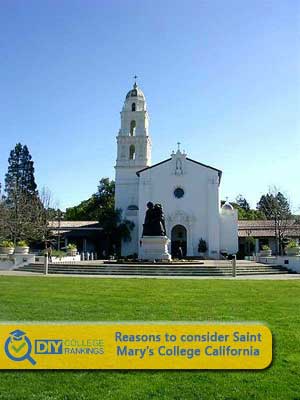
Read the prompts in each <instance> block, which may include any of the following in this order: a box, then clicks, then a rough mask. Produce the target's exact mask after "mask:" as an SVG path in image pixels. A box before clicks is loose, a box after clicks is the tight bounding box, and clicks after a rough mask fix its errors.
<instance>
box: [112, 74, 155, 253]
mask: <svg viewBox="0 0 300 400" xmlns="http://www.w3.org/2000/svg"><path fill="white" fill-rule="evenodd" d="M135 79H136V77H135ZM150 165H151V139H150V136H149V115H148V112H147V104H146V99H145V96H144V93H143V92H142V90H141V89H140V88H139V87H138V85H137V83H136V81H135V82H134V85H133V88H132V89H131V90H130V91H129V92H128V93H127V95H126V98H125V101H124V105H123V108H122V111H121V128H120V130H119V133H118V136H117V160H116V166H115V170H116V178H115V182H116V194H115V207H116V208H118V209H121V210H122V216H123V218H126V219H130V220H132V221H133V222H134V223H135V225H136V227H137V226H138V220H137V218H138V192H139V187H138V185H139V180H138V176H137V175H136V172H137V171H139V170H141V169H143V168H146V167H148V166H150ZM131 236H132V241H131V242H130V243H133V242H134V232H132V235H131ZM122 252H123V250H122ZM128 254H129V253H128Z"/></svg>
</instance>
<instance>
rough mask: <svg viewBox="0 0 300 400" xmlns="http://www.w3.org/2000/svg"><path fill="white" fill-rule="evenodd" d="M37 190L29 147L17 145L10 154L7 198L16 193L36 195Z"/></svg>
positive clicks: (6, 187) (6, 188) (6, 181)
mask: <svg viewBox="0 0 300 400" xmlns="http://www.w3.org/2000/svg"><path fill="white" fill-rule="evenodd" d="M36 189H37V186H36V183H35V178H34V166H33V161H32V157H31V155H30V153H29V150H28V147H27V146H26V145H24V146H22V145H21V143H17V144H16V146H15V148H14V149H13V150H11V152H10V155H9V159H8V170H7V174H6V175H5V192H6V194H7V197H8V199H9V198H10V196H12V195H13V193H15V192H16V191H17V192H24V193H26V194H29V195H36V193H37V190H36Z"/></svg>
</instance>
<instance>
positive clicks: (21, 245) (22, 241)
mask: <svg viewBox="0 0 300 400" xmlns="http://www.w3.org/2000/svg"><path fill="white" fill-rule="evenodd" d="M17 246H19V247H28V243H27V242H26V241H25V240H20V241H19V242H18V243H17Z"/></svg>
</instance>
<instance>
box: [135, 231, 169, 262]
mask: <svg viewBox="0 0 300 400" xmlns="http://www.w3.org/2000/svg"><path fill="white" fill-rule="evenodd" d="M169 242H170V240H169V239H168V238H167V236H143V237H142V240H141V247H140V257H139V258H141V259H142V260H149V261H154V260H171V255H170V254H169V253H168V244H169Z"/></svg>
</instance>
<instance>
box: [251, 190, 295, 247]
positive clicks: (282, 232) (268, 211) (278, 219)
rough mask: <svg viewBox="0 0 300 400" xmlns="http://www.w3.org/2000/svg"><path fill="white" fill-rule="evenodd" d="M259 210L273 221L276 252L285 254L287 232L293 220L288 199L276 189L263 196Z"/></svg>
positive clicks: (259, 203)
mask: <svg viewBox="0 0 300 400" xmlns="http://www.w3.org/2000/svg"><path fill="white" fill-rule="evenodd" d="M257 209H258V210H259V211H261V212H263V213H264V215H265V216H266V218H267V219H268V220H271V221H273V229H274V234H275V238H276V252H277V254H283V249H284V244H285V241H286V235H287V231H288V228H289V227H290V225H291V220H292V213H291V207H290V203H289V201H288V199H287V198H286V197H285V196H284V195H283V194H282V193H281V192H279V191H278V189H277V188H276V187H274V188H272V189H270V190H269V193H267V194H265V195H262V196H261V198H260V200H259V202H258V203H257Z"/></svg>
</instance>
